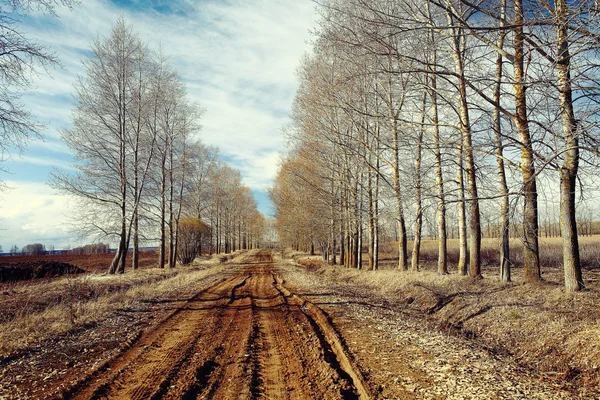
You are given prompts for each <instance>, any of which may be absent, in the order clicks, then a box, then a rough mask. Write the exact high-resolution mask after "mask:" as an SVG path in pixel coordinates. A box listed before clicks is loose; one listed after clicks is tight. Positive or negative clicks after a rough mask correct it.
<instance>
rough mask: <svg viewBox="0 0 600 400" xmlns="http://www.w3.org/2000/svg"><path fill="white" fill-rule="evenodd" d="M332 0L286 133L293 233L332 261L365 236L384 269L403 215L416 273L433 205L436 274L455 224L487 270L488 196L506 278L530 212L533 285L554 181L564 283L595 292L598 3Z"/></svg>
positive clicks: (468, 253) (356, 258) (402, 244)
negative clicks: (544, 198) (587, 249)
mask: <svg viewBox="0 0 600 400" xmlns="http://www.w3.org/2000/svg"><path fill="white" fill-rule="evenodd" d="M318 3H319V10H320V12H321V14H322V19H321V26H320V30H319V32H318V35H317V38H316V40H315V44H314V51H313V53H312V54H311V55H310V56H307V57H306V59H305V60H304V61H303V63H302V65H301V67H300V72H299V77H300V87H299V89H298V92H297V94H296V99H295V103H294V109H293V124H292V126H291V127H290V129H289V131H288V136H289V139H290V141H291V142H292V143H293V150H292V151H291V152H290V154H289V155H288V158H287V160H286V161H285V162H284V164H283V166H282V168H281V171H280V173H279V176H278V178H277V181H276V184H275V186H274V188H273V193H272V198H273V201H274V203H275V205H276V209H277V217H278V226H279V234H280V236H281V238H282V240H284V241H285V242H287V244H296V245H298V244H302V243H316V244H319V245H320V246H321V247H322V248H323V251H324V253H325V254H326V256H327V257H329V259H330V261H331V262H334V263H335V262H336V249H337V248H339V249H340V256H341V259H342V262H343V263H344V264H345V265H348V266H354V267H360V265H361V264H362V259H361V258H362V251H361V249H362V247H363V241H364V240H365V239H366V242H367V243H366V247H367V248H368V257H369V260H368V262H369V267H370V268H374V269H375V268H377V266H378V252H379V250H378V248H379V241H380V239H379V238H380V235H379V229H380V227H381V225H382V224H381V221H382V220H383V219H385V217H386V216H387V215H390V214H391V216H392V217H393V218H394V220H395V223H396V232H397V236H398V251H399V257H398V268H399V269H402V270H406V269H409V268H412V269H414V270H418V268H419V258H420V241H421V237H422V235H423V219H424V218H426V217H428V216H431V215H433V214H435V220H436V224H435V225H436V232H435V236H436V237H437V239H438V242H439V251H438V253H439V254H438V271H439V272H440V273H442V274H443V273H447V271H448V262H447V230H448V225H449V224H452V225H454V224H456V226H457V227H458V233H459V243H460V258H459V261H458V266H457V268H458V271H459V273H461V274H465V275H467V274H468V275H469V276H471V277H473V278H479V277H481V237H482V211H481V210H482V207H486V208H487V209H489V210H496V211H495V212H493V211H492V214H493V215H495V219H496V221H497V224H499V225H500V226H501V232H502V234H501V239H500V240H501V246H500V249H501V251H500V259H499V261H498V262H499V267H500V276H501V279H502V280H503V281H510V279H511V275H510V272H511V271H510V268H511V264H512V261H511V254H510V246H509V240H510V235H509V233H510V232H509V231H510V226H511V223H513V224H514V221H511V219H514V218H518V217H520V221H519V226H520V239H522V242H523V263H524V279H525V281H526V282H528V283H533V282H537V281H540V280H541V270H540V261H539V246H538V235H539V234H540V232H539V215H538V214H539V208H538V194H539V192H538V187H539V185H540V182H541V180H542V179H544V181H545V182H546V184H545V185H544V186H545V188H544V189H545V191H546V192H547V193H557V194H558V196H557V197H559V198H560V200H559V202H560V215H559V220H560V232H561V235H562V238H563V255H564V260H563V262H564V271H565V274H564V276H565V287H566V289H567V290H568V291H578V290H581V289H582V288H583V279H582V272H581V264H580V260H579V245H578V231H577V218H576V205H577V204H576V193H577V190H579V189H581V192H582V193H583V186H579V187H578V179H579V180H580V181H581V180H584V181H586V182H589V181H590V179H589V176H586V174H585V173H586V170H585V169H583V170H582V169H581V168H580V166H583V165H585V166H590V167H593V168H590V169H589V170H588V171H590V172H591V173H590V174H589V175H593V174H594V172H595V165H596V164H595V158H594V157H595V156H596V155H597V154H598V150H599V146H598V143H599V142H598V140H597V132H598V131H597V125H596V124H597V115H598V107H597V103H598V96H597V94H598V93H599V92H598V89H599V85H598V65H597V61H596V60H597V57H598V53H597V52H598V45H599V44H600V34H599V32H598V29H596V28H594V27H595V26H597V25H598V20H599V18H598V17H599V15H600V14H599V13H600V9H599V8H598V7H597V2H595V1H578V2H568V1H566V0H555V1H553V2H548V1H545V0H534V1H529V2H523V1H522V0H486V1H471V0H399V1H398V0H394V1H391V0H370V1H365V0H343V1H342V0H322V1H319V2H318ZM582 164H583V165H582ZM449 216H451V217H452V218H453V219H454V221H450V220H449V219H448V217H449ZM411 226H412V228H413V229H412V232H411V233H409V228H410V227H411ZM411 234H412V236H413V237H414V244H413V248H412V253H411V254H410V257H409V249H408V240H407V239H408V236H409V235H411ZM363 237H365V239H364V238H363Z"/></svg>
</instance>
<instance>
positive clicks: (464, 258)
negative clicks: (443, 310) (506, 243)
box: [456, 134, 469, 275]
mask: <svg viewBox="0 0 600 400" xmlns="http://www.w3.org/2000/svg"><path fill="white" fill-rule="evenodd" d="M463 145H464V141H463V138H462V134H461V137H460V138H459V140H458V145H457V146H458V147H457V150H458V153H457V157H456V165H457V167H456V168H457V170H456V181H457V183H458V203H457V207H458V251H459V254H458V265H457V267H458V273H459V274H460V275H467V265H468V264H469V253H468V248H467V221H466V219H467V212H466V207H465V182H464V171H463Z"/></svg>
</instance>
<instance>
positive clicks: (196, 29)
mask: <svg viewBox="0 0 600 400" xmlns="http://www.w3.org/2000/svg"><path fill="white" fill-rule="evenodd" d="M138 4H140V5H141V6H140V7H143V6H147V4H148V3H147V2H139V3H138ZM186 5H187V6H185V7H184V8H185V10H186V12H187V15H185V16H184V15H182V14H180V13H179V14H178V13H174V14H168V15H165V14H159V13H157V12H155V11H148V10H142V9H133V8H132V6H131V4H130V5H129V6H128V8H119V7H117V6H116V5H115V4H113V3H111V2H110V1H108V0H86V1H84V2H81V4H79V5H76V6H75V7H74V8H73V10H72V11H69V10H67V9H65V8H62V7H59V8H58V9H57V12H58V14H59V15H60V18H58V19H55V18H51V17H48V16H44V15H36V16H34V17H32V18H30V19H29V20H27V21H26V26H25V30H26V33H27V35H28V36H29V37H31V38H35V39H36V40H37V41H38V42H39V43H40V44H42V45H46V46H48V47H49V48H50V49H52V50H55V51H56V53H57V55H58V57H59V58H60V59H61V62H62V65H63V68H59V69H56V70H52V71H50V72H51V75H52V77H48V76H46V75H45V74H41V75H40V79H38V80H37V81H36V82H35V83H34V86H33V87H32V88H31V89H30V90H28V91H26V92H25V93H24V96H23V101H24V103H25V105H26V106H27V107H28V108H29V109H31V110H32V112H33V114H34V115H36V116H37V117H38V118H39V119H40V121H41V122H43V123H45V124H47V130H46V131H45V132H44V135H45V136H46V137H47V138H48V141H47V142H45V143H44V142H37V143H32V144H31V145H30V147H29V149H28V150H26V152H25V154H24V156H23V157H22V158H20V159H17V157H15V163H14V166H11V167H10V168H14V169H15V172H17V173H16V174H15V178H14V179H19V180H29V181H34V180H37V179H39V177H38V178H37V179H36V178H33V177H28V176H26V174H27V173H28V172H26V171H29V170H32V171H34V170H35V171H37V173H38V175H39V168H42V167H47V168H48V170H50V169H51V167H52V166H61V167H65V166H67V167H68V163H69V162H70V159H71V157H70V156H69V154H68V150H66V147H65V146H64V145H61V144H60V141H59V138H60V135H59V130H60V129H61V128H64V127H68V126H69V125H70V119H69V118H70V113H71V110H72V108H73V105H74V98H73V93H74V90H73V84H74V83H75V81H76V80H77V77H78V75H82V74H83V73H84V69H83V67H82V64H81V60H82V58H85V57H86V55H88V54H89V53H90V45H91V43H92V41H93V40H94V39H95V38H97V37H98V35H100V36H106V35H109V34H110V29H111V28H112V25H113V24H114V22H115V20H116V19H117V18H118V17H119V16H121V15H123V16H124V17H125V18H126V20H127V21H128V22H129V23H130V24H132V25H133V28H134V30H136V31H137V32H138V33H139V34H140V36H141V37H142V38H143V39H144V40H146V41H147V42H149V43H148V44H149V45H150V47H152V48H154V49H156V48H158V46H159V45H161V46H162V48H163V50H164V53H166V55H167V56H169V61H170V63H171V64H172V65H173V66H174V67H175V69H176V70H177V71H178V72H179V74H180V76H181V78H182V80H183V81H184V82H185V83H186V86H187V90H188V93H189V95H190V98H191V99H192V100H193V101H196V102H198V103H199V104H200V105H202V106H204V107H206V113H205V117H204V119H203V121H202V125H203V130H202V134H201V138H202V140H203V141H204V142H205V143H206V144H208V145H216V146H218V147H219V148H220V152H221V154H223V156H224V158H226V159H227V160H228V161H230V163H231V164H232V166H233V167H234V168H237V169H239V170H240V171H241V173H242V176H243V179H244V182H245V184H247V185H248V186H250V187H251V188H252V189H253V190H256V191H265V190H266V188H267V187H268V186H269V185H270V184H271V183H272V180H273V178H274V176H275V174H276V170H277V161H278V159H279V155H278V154H279V152H280V151H283V150H284V149H283V140H282V138H281V137H280V134H279V132H280V129H281V128H282V126H284V125H285V124H287V123H288V117H287V113H288V111H289V109H290V106H291V103H292V100H293V95H294V92H295V89H296V87H297V82H296V77H295V70H296V67H297V65H298V63H299V61H300V59H301V57H302V55H303V54H304V53H305V52H306V51H308V50H309V44H308V40H309V39H310V34H309V30H310V29H312V28H313V27H314V25H315V20H316V15H315V12H314V5H313V3H312V2H311V1H310V0H287V1H284V0H258V1H252V2H248V1H245V0H232V1H227V2H220V1H219V2H212V1H211V2H196V1H187V2H186ZM65 150H66V151H65ZM48 152H52V153H53V154H48ZM61 154H62V155H61ZM25 163H28V164H32V165H35V166H36V167H37V168H38V169H34V168H29V169H27V168H23V172H22V173H18V171H17V169H18V168H20V165H23V164H25ZM17 184H19V185H20V183H18V182H17ZM20 187H21V186H20ZM27 190H31V191H30V192H27ZM35 190H39V186H36V187H35ZM33 191H34V187H32V186H29V185H28V184H25V186H24V189H23V188H22V189H19V190H15V191H12V192H10V193H6V194H4V196H3V197H4V202H3V203H4V209H3V210H2V211H4V213H5V212H6V211H7V210H8V209H11V208H12V207H16V206H17V204H19V203H18V200H15V199H19V198H20V199H24V196H26V195H28V196H29V195H31V196H35V195H34V194H33ZM0 204H1V203H0ZM44 204H45V203H43V202H42V203H35V202H33V197H32V199H30V201H29V202H28V203H27V205H28V206H27V208H29V209H31V207H35V209H36V210H38V209H39V210H43V209H47V210H49V211H47V212H41V211H40V213H42V214H44V215H48V214H55V213H56V212H59V209H60V207H61V205H60V204H61V203H60V202H53V203H52V204H51V205H49V206H46V205H44ZM48 207H52V211H50V208H48ZM35 212H36V213H37V212H38V211H35ZM5 215H6V214H5ZM23 215H24V214H23ZM23 215H20V218H23ZM5 218H6V217H5ZM43 221H46V220H45V219H41V220H40V221H33V220H32V221H29V222H27V224H21V225H19V227H18V231H19V232H20V233H23V234H24V233H25V232H30V233H33V232H46V231H45V228H44V226H47V225H44V224H45V222H43ZM11 226H13V227H14V226H16V225H14V224H13V225H11ZM11 229H12V228H11ZM5 233H6V234H8V232H5ZM10 236H11V237H12V236H13V235H12V230H11V231H10Z"/></svg>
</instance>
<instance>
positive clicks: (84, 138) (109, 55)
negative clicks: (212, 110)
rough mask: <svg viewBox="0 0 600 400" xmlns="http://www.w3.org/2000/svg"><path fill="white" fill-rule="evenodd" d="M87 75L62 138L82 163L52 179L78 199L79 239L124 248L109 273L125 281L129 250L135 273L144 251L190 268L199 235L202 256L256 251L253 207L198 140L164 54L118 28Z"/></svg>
mask: <svg viewBox="0 0 600 400" xmlns="http://www.w3.org/2000/svg"><path fill="white" fill-rule="evenodd" d="M83 66H84V69H85V74H84V75H83V76H81V77H79V79H78V81H77V83H76V85H75V98H76V106H75V108H74V110H73V112H72V126H71V127H69V128H67V129H64V130H63V131H62V132H61V136H62V139H63V140H64V141H65V142H66V144H67V145H68V146H69V148H70V149H71V150H72V151H73V153H74V154H75V159H76V163H75V165H74V170H73V171H71V170H60V169H55V170H54V171H53V173H52V174H51V182H50V184H51V186H52V187H53V188H55V189H56V190H58V191H60V192H62V193H66V194H68V195H70V196H71V198H72V201H73V205H74V208H73V213H74V218H73V224H74V227H75V228H76V229H77V230H78V231H79V232H80V233H81V235H82V236H84V237H96V238H98V239H100V240H105V239H111V240H114V241H116V242H117V243H118V246H117V251H116V253H115V257H114V258H113V260H112V263H111V265H110V268H109V272H110V273H115V272H118V273H122V272H124V270H125V262H126V258H127V254H128V252H129V249H130V248H131V249H132V254H131V260H132V268H133V269H136V268H137V267H138V264H139V249H140V243H141V242H146V243H158V253H159V255H158V265H159V266H160V267H164V266H165V265H168V266H169V267H174V266H175V264H176V262H177V258H178V256H179V261H185V262H190V261H191V259H190V251H189V247H190V245H191V246H192V247H194V248H196V247H197V251H201V248H200V246H201V245H202V243H203V241H202V235H204V236H205V237H206V236H208V237H209V244H208V246H209V248H208V249H205V251H210V252H221V251H233V250H236V249H241V248H250V247H253V246H257V245H258V244H259V238H260V237H261V234H262V230H263V229H264V227H263V225H264V219H263V217H262V215H261V214H260V213H259V212H258V211H257V209H256V206H257V205H256V201H255V200H254V199H253V197H252V193H251V191H250V189H249V188H247V187H245V186H244V185H243V183H242V180H241V175H240V173H239V172H238V171H236V170H234V169H232V168H231V167H229V166H228V165H227V164H226V163H225V162H223V161H222V160H220V159H219V157H218V151H217V149H215V148H212V147H208V146H206V145H204V144H203V143H202V141H201V140H199V139H198V137H199V132H200V128H201V127H200V119H201V117H202V114H203V112H204V111H203V109H202V108H201V107H199V106H198V105H197V104H194V103H192V102H191V101H190V100H189V98H188V95H187V93H186V90H185V86H184V84H183V82H182V81H181V79H180V77H179V76H178V75H177V73H176V71H175V70H174V69H173V68H172V66H171V65H169V64H168V62H167V58H166V56H165V55H164V54H163V53H162V51H153V50H151V49H150V48H149V47H148V46H147V44H145V43H144V42H143V41H142V40H141V38H140V37H139V35H138V34H137V33H136V32H134V30H133V28H132V27H131V26H130V25H128V24H127V23H126V22H125V21H124V19H123V18H120V19H119V20H118V21H117V22H116V24H115V25H114V27H113V28H112V31H111V32H110V34H109V35H107V36H106V37H98V38H97V39H96V40H95V41H94V42H93V43H92V45H91V55H90V56H89V57H88V58H87V59H86V60H84V61H83ZM191 217H193V218H196V219H198V220H201V221H200V222H198V221H196V222H194V221H189V218H191ZM186 218H188V220H186V222H185V223H184V224H183V225H181V224H180V222H181V221H182V220H183V219H186ZM202 221H204V222H202ZM181 226H182V227H183V231H182V229H180V227H181ZM190 230H192V231H193V232H190ZM182 241H187V242H186V243H183V242H182ZM189 241H192V242H191V243H190V242H189ZM192 259H193V257H192Z"/></svg>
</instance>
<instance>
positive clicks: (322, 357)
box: [72, 250, 370, 399]
mask: <svg viewBox="0 0 600 400" xmlns="http://www.w3.org/2000/svg"><path fill="white" fill-rule="evenodd" d="M239 264H241V265H242V267H243V268H241V269H240V271H241V272H239V273H238V274H237V275H236V276H234V277H232V278H229V279H227V280H224V281H222V282H219V283H217V284H215V285H214V286H212V287H210V288H208V289H206V290H204V291H202V292H200V293H198V295H197V296H195V297H194V298H193V299H192V300H190V301H189V302H187V303H186V304H185V306H184V307H182V308H181V309H180V310H178V311H176V312H174V313H173V315H172V316H170V317H169V318H168V319H167V320H165V321H163V322H161V323H160V324H159V325H158V326H156V327H155V328H154V329H152V330H151V331H149V332H147V333H145V334H143V335H142V336H141V338H140V339H139V340H138V341H137V342H136V343H134V344H133V345H132V346H131V348H129V349H128V350H126V351H125V352H124V353H122V354H121V356H120V357H118V358H117V359H115V360H113V361H111V362H109V363H108V366H107V368H106V369H105V370H104V371H102V372H99V373H98V374H97V375H96V376H94V379H92V380H90V381H89V382H88V386H86V387H82V388H80V390H79V391H76V392H75V393H74V395H73V396H72V398H76V399H83V398H86V399H87V398H95V399H104V398H131V399H180V398H181V399H196V398H202V399H226V398H237V399H240V398H241V399H258V398H272V399H313V398H320V399H358V398H360V399H368V398H370V396H369V393H368V391H367V390H366V385H365V384H364V382H363V378H362V377H361V375H360V373H359V372H358V371H359V370H358V368H356V367H355V366H354V364H353V362H352V360H351V359H350V358H349V356H348V355H347V354H348V353H347V350H346V349H345V347H344V344H343V341H342V340H341V338H340V337H339V335H338V334H337V332H336V331H335V329H334V327H333V325H332V323H331V321H330V320H329V319H328V317H327V316H326V314H325V313H323V311H321V310H320V309H319V308H318V307H317V306H316V305H314V304H312V303H310V302H308V301H306V300H304V299H302V298H301V297H299V296H297V295H296V294H293V293H292V292H290V291H289V290H288V289H287V288H286V287H285V286H284V282H283V280H281V278H279V276H278V275H277V274H276V273H275V271H274V265H273V261H272V256H271V252H270V251H268V250H261V251H255V252H250V253H249V254H247V256H245V257H244V258H243V259H242V260H240V262H239Z"/></svg>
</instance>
